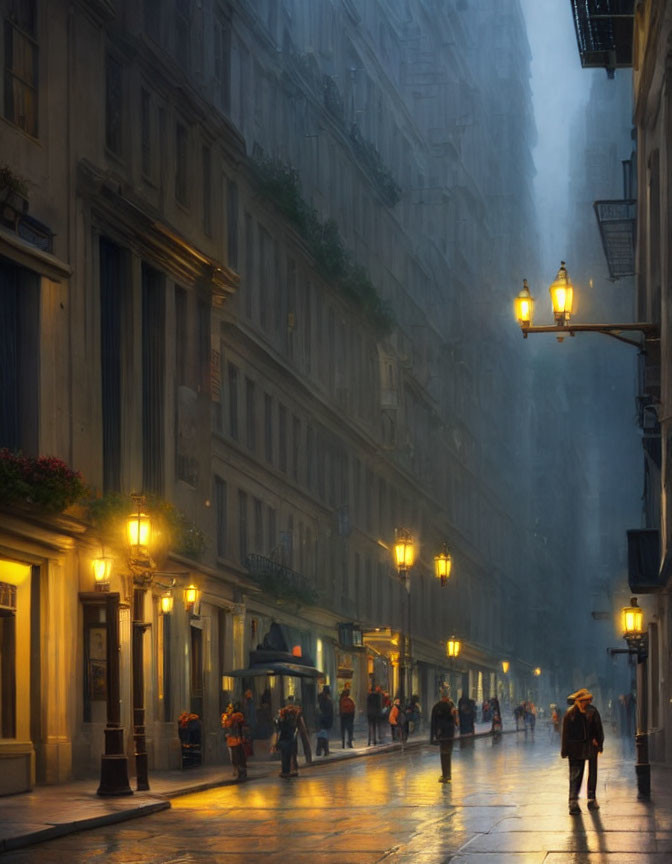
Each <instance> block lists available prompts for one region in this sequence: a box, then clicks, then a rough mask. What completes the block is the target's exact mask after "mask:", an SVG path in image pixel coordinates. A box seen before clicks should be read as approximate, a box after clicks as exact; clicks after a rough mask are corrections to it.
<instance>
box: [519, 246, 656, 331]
mask: <svg viewBox="0 0 672 864" xmlns="http://www.w3.org/2000/svg"><path fill="white" fill-rule="evenodd" d="M549 292H550V295H551V304H552V307H553V317H554V318H555V324H550V325H541V326H540V327H536V326H534V325H533V324H532V321H533V312H534V298H533V297H532V295H531V294H530V289H529V286H528V284H527V279H523V290H522V291H521V292H520V293H519V294H518V296H517V297H516V298H515V300H514V301H513V308H514V315H515V317H516V320H517V321H518V324H520V329H521V330H522V332H523V336H524V337H525V339H527V337H528V334H530V333H557V334H565V333H568V334H569V335H570V336H574V335H575V334H576V333H603V334H604V335H605V336H612V337H613V338H614V339H618V340H619V341H620V342H625V343H626V344H628V345H634V346H635V347H636V348H641V347H642V342H641V340H635V339H629V338H627V337H626V336H623V335H622V333H623V332H639V333H641V334H642V335H643V336H644V340H645V342H650V341H655V340H657V339H659V338H660V332H659V329H658V327H657V326H656V325H655V324H647V323H644V322H637V323H627V324H571V323H570V319H571V317H572V315H573V313H574V285H573V284H572V280H571V279H570V278H569V275H568V273H567V268H566V267H565V262H564V261H562V262H561V263H560V269H559V270H558V272H557V274H556V277H555V279H554V280H553V282H552V283H551V286H550V288H549ZM557 338H558V342H562V340H563V339H564V336H563V335H558V337H557Z"/></svg>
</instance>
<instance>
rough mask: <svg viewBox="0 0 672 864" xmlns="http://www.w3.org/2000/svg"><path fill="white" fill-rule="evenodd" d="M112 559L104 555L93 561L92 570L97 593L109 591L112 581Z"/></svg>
mask: <svg viewBox="0 0 672 864" xmlns="http://www.w3.org/2000/svg"><path fill="white" fill-rule="evenodd" d="M112 560H113V559H112V558H110V557H109V556H107V555H105V554H102V555H99V556H98V558H93V559H92V560H91V570H92V572H93V581H94V583H95V587H96V591H109V590H110V582H111V580H112Z"/></svg>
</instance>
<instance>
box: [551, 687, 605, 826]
mask: <svg viewBox="0 0 672 864" xmlns="http://www.w3.org/2000/svg"><path fill="white" fill-rule="evenodd" d="M592 699H593V696H592V693H589V692H588V690H586V688H585V687H582V688H581V689H580V690H577V691H576V693H572V694H571V696H569V698H568V701H571V702H572V703H573V704H572V707H571V708H569V709H568V710H567V712H566V714H565V716H564V718H563V721H562V745H561V751H560V753H561V756H562V758H563V759H569V812H570V813H571V814H572V815H575V814H578V813H580V812H581V808H580V807H579V791H580V789H581V783H582V781H583V772H584V769H585V766H586V759H587V760H588V789H587V793H588V795H587V797H588V809H589V810H599V809H600V805H599V804H598V803H597V798H596V797H595V792H596V789H597V754H598V753H601V752H602V748H603V744H604V731H603V729H602V720H601V718H600V713H599V711H598V710H597V708H595V706H594V705H591V704H590V703H591V701H592Z"/></svg>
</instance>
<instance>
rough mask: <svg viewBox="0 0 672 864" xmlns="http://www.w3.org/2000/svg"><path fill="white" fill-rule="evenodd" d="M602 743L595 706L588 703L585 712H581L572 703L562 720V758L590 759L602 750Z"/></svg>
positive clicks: (599, 720) (598, 713)
mask: <svg viewBox="0 0 672 864" xmlns="http://www.w3.org/2000/svg"><path fill="white" fill-rule="evenodd" d="M593 739H595V740H596V741H597V743H598V746H597V747H595V745H594V744H593V743H592V742H593ZM603 744H604V730H603V729H602V719H601V718H600V712H599V711H598V710H597V708H595V707H594V706H593V705H589V706H588V707H587V708H586V713H585V714H582V713H581V712H580V711H579V709H578V708H577V706H576V705H572V707H571V708H570V709H569V710H568V711H567V713H566V714H565V716H564V717H563V720H562V745H561V747H562V749H561V751H560V755H561V756H562V758H563V759H567V758H569V759H577V760H580V759H590V758H591V756H595V755H597V753H601V752H602V745H603Z"/></svg>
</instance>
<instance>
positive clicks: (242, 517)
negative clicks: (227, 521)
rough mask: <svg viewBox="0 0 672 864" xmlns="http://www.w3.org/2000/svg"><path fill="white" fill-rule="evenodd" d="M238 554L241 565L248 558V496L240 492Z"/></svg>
mask: <svg viewBox="0 0 672 864" xmlns="http://www.w3.org/2000/svg"><path fill="white" fill-rule="evenodd" d="M238 553H239V556H240V563H241V564H244V563H245V559H246V558H247V494H246V493H245V492H243V491H242V490H241V489H239V490H238Z"/></svg>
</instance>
